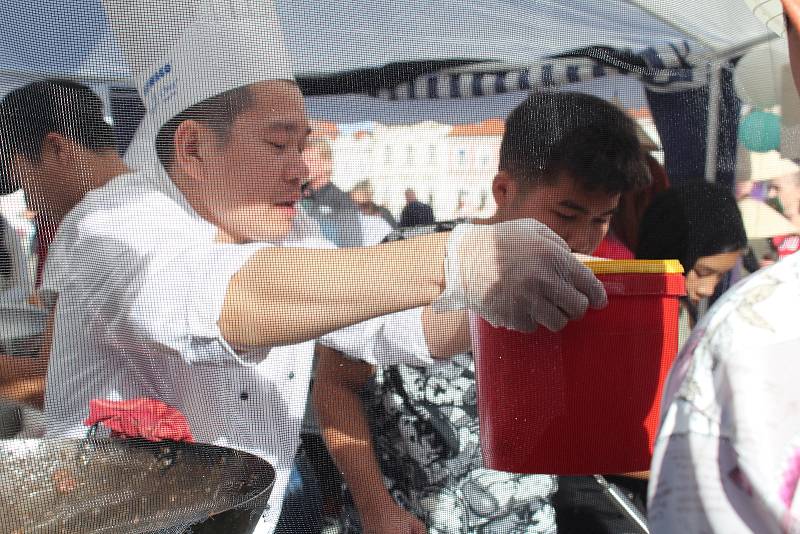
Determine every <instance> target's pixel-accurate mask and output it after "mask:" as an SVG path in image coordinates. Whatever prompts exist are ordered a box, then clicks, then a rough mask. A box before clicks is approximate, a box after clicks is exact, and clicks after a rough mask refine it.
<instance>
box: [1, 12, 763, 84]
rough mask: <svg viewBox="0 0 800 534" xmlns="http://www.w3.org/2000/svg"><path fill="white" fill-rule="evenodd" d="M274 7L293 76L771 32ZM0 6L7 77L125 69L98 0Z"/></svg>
mask: <svg viewBox="0 0 800 534" xmlns="http://www.w3.org/2000/svg"><path fill="white" fill-rule="evenodd" d="M277 7H278V11H279V15H280V17H281V20H282V21H283V24H284V30H285V33H286V38H287V41H288V45H289V49H290V50H291V51H292V52H293V54H294V60H295V65H296V72H297V75H298V76H299V77H301V78H309V77H312V78H313V77H317V76H320V75H323V76H325V75H331V74H341V73H343V72H348V71H353V70H357V69H368V68H376V67H383V66H386V65H390V64H398V63H399V64H401V65H402V64H406V63H408V62H419V61H426V60H428V61H429V60H445V61H452V60H458V59H461V60H467V61H478V60H483V61H496V62H501V63H510V64H526V63H529V62H531V61H535V60H537V59H541V58H544V57H549V56H552V55H555V54H560V53H563V52H565V51H570V50H575V49H580V48H584V47H587V46H607V47H613V48H616V49H622V50H624V49H631V50H634V51H637V52H640V51H644V50H647V49H649V48H656V47H663V46H665V45H668V44H670V43H672V44H678V45H680V44H683V43H686V44H688V45H689V46H690V47H691V48H692V49H693V50H695V51H698V52H708V53H721V52H724V51H725V50H729V49H731V48H735V47H738V46H742V45H747V43H749V42H751V41H753V40H755V39H759V38H764V37H766V36H767V35H768V30H767V29H766V27H765V26H763V25H762V24H761V23H760V22H759V21H758V20H757V19H756V18H755V17H754V16H753V15H752V14H751V13H750V11H749V10H748V8H747V6H746V5H745V4H744V2H742V1H731V0H704V1H703V2H684V1H682V0H628V1H625V0H611V1H605V2H596V1H594V0H537V1H536V2H529V1H524V2H523V1H520V0H495V1H494V2H490V3H486V2H464V1H463V0H422V1H420V0H397V1H394V2H375V1H372V0H351V1H348V2H339V1H333V0H277ZM0 12H2V14H3V17H2V20H3V32H2V44H0V73H3V74H5V75H6V76H9V75H10V74H17V75H28V76H53V75H60V76H70V77H77V78H83V79H90V80H91V79H97V80H120V79H124V78H125V77H127V76H129V71H128V67H127V65H126V64H125V61H124V59H123V57H122V54H121V53H120V51H119V49H118V48H117V46H116V44H115V40H114V37H113V33H112V32H111V31H110V28H109V24H108V21H107V19H106V16H105V13H104V12H103V9H102V5H101V3H100V0H71V1H70V2H63V1H61V0H43V1H41V2H29V1H27V0H9V1H7V2H4V4H3V7H2V8H0ZM440 66H441V65H438V64H430V65H428V66H427V67H428V68H430V67H434V68H438V67H440Z"/></svg>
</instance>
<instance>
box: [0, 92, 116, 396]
mask: <svg viewBox="0 0 800 534" xmlns="http://www.w3.org/2000/svg"><path fill="white" fill-rule="evenodd" d="M0 153H1V154H2V167H0V192H2V193H9V192H11V191H15V190H17V189H20V188H22V189H23V190H24V191H25V198H26V200H27V202H28V206H29V208H30V209H31V210H32V211H33V212H35V214H36V219H35V220H36V238H37V250H38V265H37V269H36V285H37V286H38V285H39V283H40V282H41V277H42V271H43V267H44V263H45V259H46V257H47V252H48V249H49V247H50V243H51V242H52V240H53V238H54V236H55V233H56V230H57V229H58V226H59V225H60V224H61V221H62V220H63V218H64V217H65V216H66V214H67V213H68V212H69V211H70V210H71V209H72V208H74V207H75V206H76V205H77V204H78V202H80V200H81V199H82V198H83V196H84V195H85V194H86V193H87V192H88V191H90V190H92V189H94V188H96V187H100V186H102V185H103V184H105V183H106V182H108V181H109V180H110V179H111V178H113V177H114V176H117V175H119V174H122V173H124V172H126V171H127V167H126V166H125V163H124V162H123V161H122V159H121V158H120V156H119V154H118V153H117V145H116V139H115V136H114V131H113V129H112V128H111V126H110V125H109V124H108V123H107V122H106V121H105V118H104V112H103V101H102V100H101V99H100V97H99V96H97V94H95V93H94V92H93V91H92V90H91V89H89V88H88V87H86V86H84V85H81V84H79V83H77V82H73V81H70V80H61V79H52V80H42V81H38V82H34V83H31V84H28V85H26V86H24V87H21V88H19V89H16V90H14V91H11V92H10V93H9V94H7V95H6V96H5V98H4V99H3V101H2V103H0ZM45 352H46V351H45ZM46 372H47V357H46V354H43V355H42V357H40V358H34V359H20V358H11V357H6V356H3V357H0V388H2V389H0V391H2V395H3V397H5V398H6V399H10V400H13V401H17V402H24V403H26V404H30V405H34V406H37V407H39V408H41V407H42V405H43V403H44V382H45V374H46Z"/></svg>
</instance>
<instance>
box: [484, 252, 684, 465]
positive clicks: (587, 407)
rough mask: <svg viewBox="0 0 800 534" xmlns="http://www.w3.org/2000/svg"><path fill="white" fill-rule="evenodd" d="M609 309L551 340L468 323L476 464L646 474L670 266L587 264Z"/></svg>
mask: <svg viewBox="0 0 800 534" xmlns="http://www.w3.org/2000/svg"><path fill="white" fill-rule="evenodd" d="M587 265H588V266H590V267H591V268H592V269H593V270H594V271H595V273H596V274H597V277H598V278H599V279H600V280H601V281H602V282H603V284H604V286H605V288H606V291H607V293H608V297H609V305H608V307H607V308H605V309H603V310H600V311H589V312H588V313H587V314H586V316H585V317H584V318H583V319H581V320H580V321H576V322H572V323H570V324H569V325H568V326H567V327H566V328H565V329H564V330H562V331H561V332H558V333H553V332H550V331H548V330H547V329H545V328H542V327H540V328H538V329H537V330H536V331H535V332H533V333H530V334H525V333H521V332H515V331H511V330H506V329H504V328H495V327H493V326H491V325H490V324H489V323H487V322H486V321H484V320H483V319H480V318H473V321H472V335H473V340H474V341H475V342H474V343H473V346H474V347H475V351H476V354H475V357H476V370H477V382H478V410H479V415H480V419H479V420H480V435H481V446H482V448H483V457H484V462H485V464H486V466H487V467H489V468H491V469H496V470H501V471H510V472H514V473H550V474H563V475H570V474H595V473H627V472H633V471H642V470H646V469H648V468H649V466H650V459H651V456H652V451H653V441H654V439H655V434H656V430H657V427H658V417H659V404H660V401H661V390H662V389H663V386H664V382H665V380H666V376H667V372H668V371H669V368H670V366H671V365H672V362H673V360H674V359H675V355H676V353H677V350H678V311H679V300H678V299H679V297H680V296H682V295H684V294H685V284H684V277H683V275H682V274H681V273H682V272H683V269H682V268H681V266H680V263H678V262H676V261H641V260H622V261H602V262H592V263H589V264H587Z"/></svg>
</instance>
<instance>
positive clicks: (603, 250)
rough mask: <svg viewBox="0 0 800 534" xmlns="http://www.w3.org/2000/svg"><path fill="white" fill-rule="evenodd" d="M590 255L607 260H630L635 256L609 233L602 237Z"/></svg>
mask: <svg viewBox="0 0 800 534" xmlns="http://www.w3.org/2000/svg"><path fill="white" fill-rule="evenodd" d="M592 256H597V257H598V258H606V259H608V260H632V259H634V258H635V256H634V254H633V252H631V251H630V249H629V248H628V247H626V246H625V245H623V244H622V241H620V240H619V239H617V238H616V237H613V236H611V235H606V236H605V237H604V238H603V240H602V241H601V242H600V246H598V247H597V249H596V250H595V251H594V254H592Z"/></svg>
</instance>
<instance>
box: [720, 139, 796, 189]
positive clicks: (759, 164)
mask: <svg viewBox="0 0 800 534" xmlns="http://www.w3.org/2000/svg"><path fill="white" fill-rule="evenodd" d="M797 173H800V166H798V165H797V164H796V163H795V162H794V161H792V160H790V159H787V158H784V157H782V156H781V155H780V153H779V152H778V151H776V150H770V151H769V152H750V151H749V150H747V149H745V148H742V147H740V148H739V154H738V160H737V163H736V179H737V180H738V181H742V182H746V181H748V180H749V181H753V182H764V181H767V180H774V179H776V178H781V177H783V176H788V175H791V174H797Z"/></svg>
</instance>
